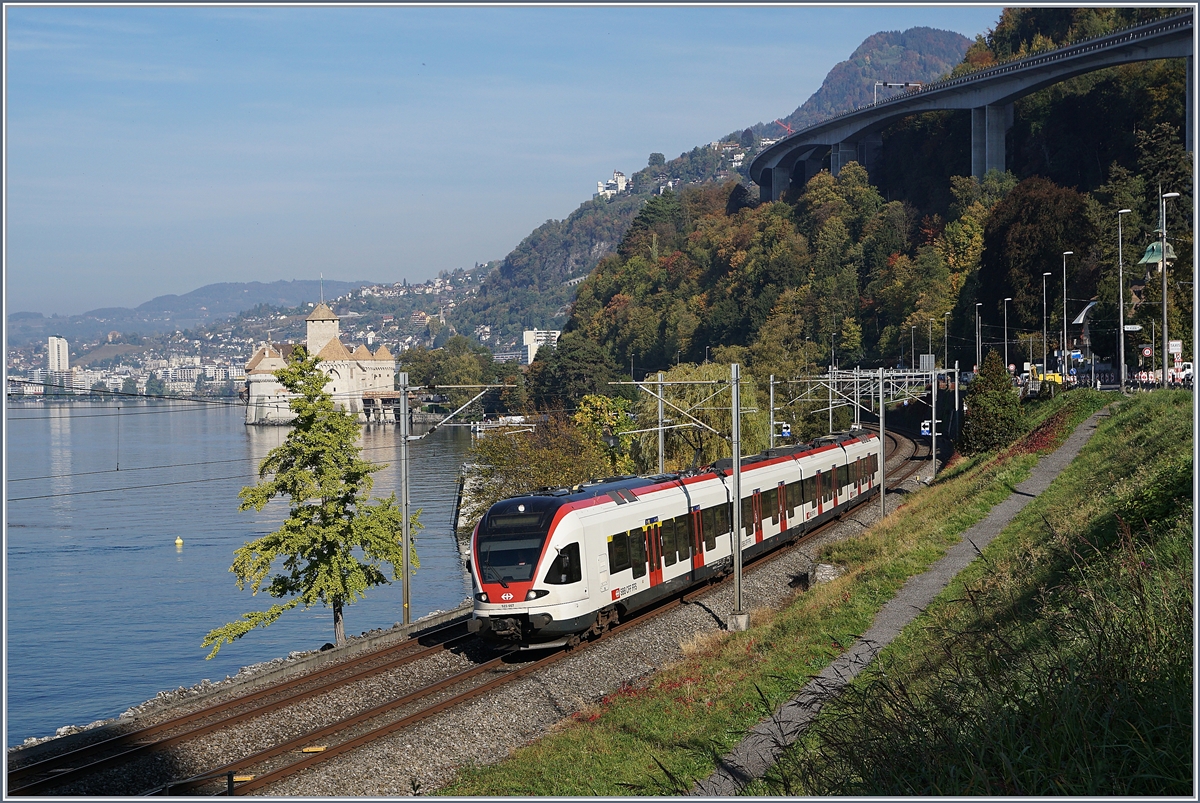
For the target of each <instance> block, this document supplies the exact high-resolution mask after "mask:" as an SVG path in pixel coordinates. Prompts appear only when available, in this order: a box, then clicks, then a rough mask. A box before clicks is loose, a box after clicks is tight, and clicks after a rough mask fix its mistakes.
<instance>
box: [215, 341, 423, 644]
mask: <svg viewBox="0 0 1200 803" xmlns="http://www.w3.org/2000/svg"><path fill="white" fill-rule="evenodd" d="M318 362H319V361H318V359H317V358H316V357H310V356H308V353H307V352H306V351H305V349H304V347H303V346H296V347H295V349H294V350H293V351H292V354H291V356H290V357H289V359H288V364H287V366H286V367H284V368H281V369H279V370H278V371H276V372H275V376H276V377H277V378H278V379H279V382H280V383H281V384H282V385H283V386H284V387H285V388H287V389H288V391H290V392H291V393H294V394H297V395H296V396H295V397H293V398H292V399H291V401H290V406H291V409H292V411H293V412H294V413H295V414H296V418H295V421H294V422H293V424H292V429H291V431H290V432H289V433H288V436H287V438H286V439H285V440H284V442H283V444H282V445H280V446H277V447H276V448H274V449H272V450H271V451H270V453H268V454H267V456H266V458H265V459H264V460H263V461H262V463H261V464H260V465H259V469H258V475H259V478H260V480H261V481H260V482H259V483H258V484H257V485H251V486H247V487H245V488H243V489H242V491H241V493H239V494H238V496H239V498H240V499H241V500H242V502H241V505H240V506H239V508H240V509H241V510H250V509H251V508H253V509H254V510H262V509H263V508H264V507H266V505H267V503H268V502H270V501H271V500H272V499H275V498H277V497H279V498H284V499H287V500H288V501H289V504H290V510H289V513H288V517H287V518H286V519H285V520H284V522H283V525H282V526H281V527H280V528H279V529H278V530H276V531H275V532H273V533H270V534H268V535H265V536H263V537H261V538H258V539H256V540H254V541H250V542H247V543H246V544H244V545H243V546H242V547H240V548H239V549H237V550H236V551H235V552H234V560H233V565H232V566H231V567H230V569H229V570H230V571H231V572H233V574H234V576H235V578H236V582H237V587H238V589H239V590H241V589H243V588H244V587H245V586H246V585H247V584H249V585H250V590H251V593H252V594H254V595H257V594H258V592H259V591H262V590H265V591H266V592H267V593H268V594H270V596H271V597H273V598H275V599H278V600H285V601H284V602H281V603H277V604H273V605H272V606H271V607H270V608H269V609H267V610H266V611H253V612H250V613H246V614H243V615H242V618H241V619H240V620H238V621H235V622H230V623H228V624H226V625H223V626H221V627H218V628H215V629H213V630H211V631H210V632H209V633H208V635H207V636H205V638H204V642H203V645H202V646H205V647H208V646H210V645H211V646H212V652H210V653H209V654H208V657H209V658H212V657H213V656H214V655H216V654H217V652H218V651H219V650H220V649H221V646H222V645H223V644H227V643H232V642H233V641H234V640H236V639H239V638H241V637H242V636H244V635H246V633H248V632H250V631H251V630H253V629H254V628H256V627H266V626H267V625H269V624H271V623H272V622H274V621H276V620H277V619H278V618H279V617H280V615H282V614H283V612H284V611H286V610H289V609H291V608H295V607H296V606H297V605H302V606H303V607H304V608H309V607H311V606H313V605H315V604H317V603H320V604H322V605H323V606H326V607H329V608H332V609H333V621H334V635H335V639H336V642H337V643H338V644H339V645H340V644H342V643H344V642H345V638H346V637H345V628H344V625H343V621H342V609H343V607H344V606H346V605H348V604H352V603H353V602H354V601H355V600H356V599H359V598H361V597H363V596H365V594H366V591H367V589H368V588H371V587H373V586H377V585H382V584H384V583H388V582H390V580H392V579H396V575H397V573H398V569H397V567H398V566H401V565H403V556H404V551H403V545H402V543H401V536H400V532H401V528H402V524H403V513H402V511H401V510H400V508H399V507H397V506H396V495H395V494H392V495H391V496H390V497H388V498H387V499H372V498H371V497H370V491H371V487H372V485H373V480H372V477H371V475H372V474H373V473H375V472H376V471H379V470H380V469H381V468H383V466H381V465H377V464H374V463H370V462H368V461H366V460H363V459H361V457H360V456H359V455H360V452H361V447H359V446H358V445H357V442H358V439H359V437H360V435H361V432H360V427H359V424H358V420H357V417H356V416H354V415H352V414H350V413H348V412H346V411H344V410H340V409H337V408H335V407H334V403H333V398H332V397H331V396H330V395H329V394H328V393H326V392H325V390H324V387H325V385H326V383H327V381H328V377H327V376H326V375H325V374H324V373H323V372H322V371H321V370H320V368H318V367H317V365H318ZM419 517H420V510H417V511H416V512H414V513H413V514H412V516H411V521H410V525H411V527H412V529H413V530H414V531H415V530H416V529H419V528H420V526H421V525H420V520H419ZM410 559H411V563H412V566H413V567H414V568H415V567H417V566H419V561H418V560H417V556H416V549H415V546H414V547H413V548H412V552H411V554H410ZM384 564H389V565H390V566H391V567H392V570H391V572H390V576H389V574H388V573H385V571H384V568H383V567H384Z"/></svg>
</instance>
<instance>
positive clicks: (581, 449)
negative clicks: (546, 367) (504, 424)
mask: <svg viewBox="0 0 1200 803" xmlns="http://www.w3.org/2000/svg"><path fill="white" fill-rule="evenodd" d="M467 464H468V465H470V466H471V467H472V469H471V477H470V480H469V482H468V486H467V493H466V494H465V496H464V499H463V507H462V516H463V519H464V520H465V521H468V522H472V525H471V526H474V525H473V523H474V522H476V521H478V520H479V518H480V517H481V516H482V515H483V514H484V513H485V512H486V511H487V509H488V508H489V507H491V506H492V505H493V504H495V503H496V502H497V501H499V500H501V499H506V498H508V497H510V496H519V495H521V494H526V493H530V492H531V491H535V490H537V489H539V488H561V487H570V486H572V485H576V484H578V483H581V482H586V481H587V480H590V479H593V478H599V477H605V476H608V475H609V471H610V462H609V455H608V454H607V453H606V452H605V450H604V448H603V447H602V445H601V444H600V443H599V441H597V440H595V439H593V438H591V437H588V435H587V434H586V433H585V432H584V431H583V430H581V429H580V428H579V427H577V426H576V425H575V424H574V423H573V422H572V421H571V420H570V419H569V418H567V417H566V416H563V415H551V416H548V417H547V418H546V419H545V420H540V421H538V422H537V423H536V424H534V425H532V426H516V427H513V428H511V429H508V430H493V431H491V432H489V433H488V434H487V435H486V436H485V437H482V438H479V439H478V440H476V441H475V443H474V444H473V445H472V446H471V450H470V452H469V453H468V455H467Z"/></svg>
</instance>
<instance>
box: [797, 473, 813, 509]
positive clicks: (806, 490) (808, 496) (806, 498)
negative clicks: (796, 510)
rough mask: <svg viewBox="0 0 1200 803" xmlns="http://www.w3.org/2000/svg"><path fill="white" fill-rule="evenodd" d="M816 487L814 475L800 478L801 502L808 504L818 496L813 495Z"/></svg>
mask: <svg viewBox="0 0 1200 803" xmlns="http://www.w3.org/2000/svg"><path fill="white" fill-rule="evenodd" d="M814 487H815V486H814V485H813V478H812V477H805V478H804V479H802V480H800V504H802V505H808V504H811V503H812V502H813V500H814V499H815V498H816V497H814V496H813V488H814Z"/></svg>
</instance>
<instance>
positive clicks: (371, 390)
mask: <svg viewBox="0 0 1200 803" xmlns="http://www.w3.org/2000/svg"><path fill="white" fill-rule="evenodd" d="M305 320H306V323H307V325H308V331H307V336H306V337H305V344H304V345H305V348H306V349H308V353H309V354H315V355H316V356H317V357H318V358H320V360H321V362H320V364H319V365H320V368H321V370H322V371H324V372H325V374H326V375H327V376H328V377H329V382H328V383H326V385H325V390H326V392H328V393H330V394H331V395H332V396H333V401H334V404H335V406H337V407H338V408H339V409H342V410H348V411H349V412H351V413H356V414H357V415H358V416H359V419H360V420H361V421H370V420H375V421H389V420H391V421H394V420H395V416H394V414H393V405H394V404H395V401H396V399H397V398H399V395H400V394H399V392H398V391H397V390H396V389H395V386H396V360H395V358H394V357H393V356H392V353H391V352H390V351H388V348H387V346H384V345H381V346H380V347H379V348H378V349H377V350H376V351H375V353H374V354H372V353H371V351H370V350H369V349H368V348H367V347H366V346H365V345H359V346H358V347H357V348H355V349H354V350H353V351H351V350H350V349H349V348H347V347H346V346H345V345H343V344H342V341H341V339H340V332H339V327H340V319H339V318H338V317H337V316H336V315H334V313H333V310H331V309H329V307H327V306H325V304H318V305H317V306H316V307H315V308H314V309H313V311H312V314H310V315H309V316H308V318H306V319H305ZM292 349H293V346H292V345H290V344H277V343H263V344H262V345H261V346H259V347H258V349H257V350H256V351H255V352H254V355H253V356H252V357H251V358H250V361H249V362H247V363H246V381H247V385H248V393H249V398H248V401H247V405H246V423H247V424H287V423H290V422H291V420H292V419H293V418H295V415H294V414H293V413H292V411H291V409H290V408H289V406H288V401H289V400H290V399H291V398H292V395H293V394H291V393H289V392H288V390H287V389H286V388H284V387H283V385H281V384H280V383H279V380H278V379H276V378H275V372H276V371H278V370H279V369H280V368H283V367H284V366H285V365H287V361H288V358H289V357H290V356H291V353H292Z"/></svg>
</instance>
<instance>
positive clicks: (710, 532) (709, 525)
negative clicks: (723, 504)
mask: <svg viewBox="0 0 1200 803" xmlns="http://www.w3.org/2000/svg"><path fill="white" fill-rule="evenodd" d="M700 520H701V522H702V523H703V526H704V548H705V549H716V548H717V509H716V508H715V507H710V508H708V509H706V510H703V511H701V513H700Z"/></svg>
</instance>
